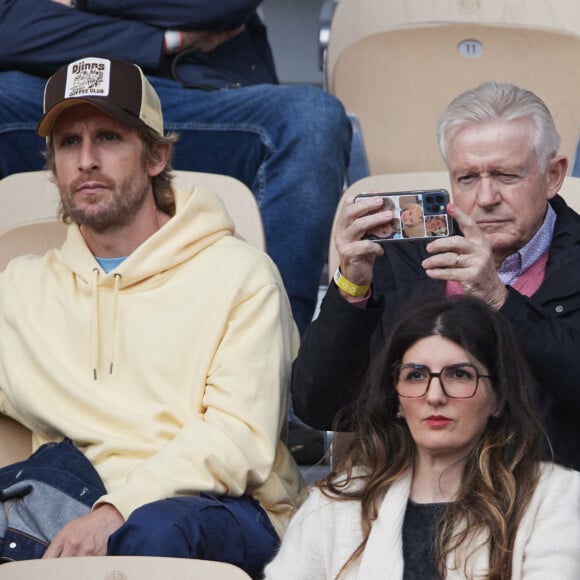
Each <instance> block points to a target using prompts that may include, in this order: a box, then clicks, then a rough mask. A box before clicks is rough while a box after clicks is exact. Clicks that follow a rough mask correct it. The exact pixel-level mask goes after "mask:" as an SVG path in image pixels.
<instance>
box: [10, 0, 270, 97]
mask: <svg viewBox="0 0 580 580" xmlns="http://www.w3.org/2000/svg"><path fill="white" fill-rule="evenodd" d="M260 2H261V0H162V1H159V0H123V2H120V1H118V0H82V1H80V2H77V5H78V6H79V7H80V9H78V8H69V7H67V6H63V5H61V4H58V3H56V2H51V1H50V0H0V70H21V71H24V72H28V73H30V74H34V75H38V76H42V77H48V76H50V75H51V74H52V73H53V72H55V71H56V70H57V69H58V68H60V67H61V66H63V65H64V64H66V63H68V62H71V61H73V60H76V59H78V58H81V57H84V56H87V55H88V54H90V55H93V56H104V57H111V58H119V59H123V60H128V61H131V62H135V63H136V64H138V65H139V66H141V68H142V69H143V70H144V71H145V72H146V73H147V74H150V75H154V76H164V77H172V78H175V79H176V80H179V81H180V82H181V83H183V84H185V85H189V86H193V87H198V88H213V89H220V88H230V87H236V86H244V85H251V84H259V83H277V82H278V79H277V77H276V72H275V68H274V62H273V59H272V53H271V50H270V46H269V44H268V40H267V35H266V30H265V27H264V26H263V24H262V23H261V21H260V19H259V18H258V16H257V15H256V12H255V11H256V8H257V6H258V5H259V4H260ZM242 23H245V24H246V29H245V30H244V31H243V32H242V33H241V34H239V35H238V36H236V37H234V38H232V39H231V40H230V41H228V42H225V43H224V44H222V45H221V46H220V47H218V48H217V49H216V50H215V51H213V52H211V53H208V54H204V53H202V52H200V51H197V50H192V51H189V52H185V53H182V54H180V55H178V56H177V57H171V58H170V57H164V56H163V54H162V47H163V39H164V33H165V30H167V29H177V30H228V29H233V28H237V27H238V26H239V25H240V24H242Z"/></svg>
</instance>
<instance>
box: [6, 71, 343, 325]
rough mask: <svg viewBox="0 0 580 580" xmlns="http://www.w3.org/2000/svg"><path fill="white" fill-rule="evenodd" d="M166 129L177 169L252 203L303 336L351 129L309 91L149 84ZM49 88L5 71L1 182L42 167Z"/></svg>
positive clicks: (334, 107) (323, 97) (322, 96)
mask: <svg viewBox="0 0 580 580" xmlns="http://www.w3.org/2000/svg"><path fill="white" fill-rule="evenodd" d="M150 80H151V82H152V84H153V86H154V87H155V89H156V90H157V92H158V94H159V97H160V99H161V103H162V105H163V111H164V118H165V129H166V130H172V131H176V132H178V133H179V135H180V140H179V142H178V143H177V146H176V148H175V157H174V167H175V169H184V170H190V171H205V172H209V173H222V174H226V175H231V176H232V177H236V178H237V179H239V180H241V181H242V182H244V183H245V184H246V185H247V186H248V187H249V188H250V189H251V190H252V191H253V192H254V195H255V197H256V200H257V203H258V206H259V208H260V211H261V215H262V220H263V222H264V230H265V234H266V244H267V249H268V253H269V254H270V256H271V257H272V259H273V260H274V262H275V263H276V265H277V266H278V268H279V270H280V273H281V275H282V279H283V280H284V284H285V286H286V290H287V292H288V295H289V297H290V303H291V305H292V311H293V314H294V318H295V319H296V322H297V324H298V327H299V329H300V331H301V332H303V331H304V329H305V328H306V326H307V324H308V323H309V322H310V319H311V318H312V314H313V312H314V308H315V306H316V298H317V292H318V285H319V281H320V273H321V270H322V266H323V264H324V263H325V259H326V256H327V251H328V243H329V237H330V229H331V226H332V220H333V217H334V212H335V209H336V206H337V203H338V200H339V198H340V195H341V193H342V188H343V184H344V177H345V173H346V168H347V164H348V155H349V149H350V140H351V128H350V123H349V121H348V118H347V117H346V115H345V112H344V109H343V107H342V105H341V104H340V103H339V101H338V100H336V99H335V98H334V97H332V96H331V95H329V94H327V93H325V92H323V91H322V90H320V89H317V88H314V87H309V86H283V85H255V86H250V87H244V88H241V89H233V90H223V91H211V92H207V91H201V90H195V89H186V88H183V87H181V86H180V85H179V84H178V83H176V82H175V81H172V80H169V79H162V78H155V77H152V78H150ZM45 82H46V81H45V79H42V78H38V77H34V76H31V75H28V74H25V73H21V72H0V177H2V176H5V175H8V174H10V173H16V172H19V171H32V170H36V169H41V168H42V167H43V166H44V159H43V157H42V155H41V153H40V152H41V151H42V149H43V147H44V141H43V139H41V138H40V137H38V136H37V135H36V132H35V130H36V125H37V123H38V120H39V119H40V117H41V114H42V111H41V106H42V95H43V90H44V84H45Z"/></svg>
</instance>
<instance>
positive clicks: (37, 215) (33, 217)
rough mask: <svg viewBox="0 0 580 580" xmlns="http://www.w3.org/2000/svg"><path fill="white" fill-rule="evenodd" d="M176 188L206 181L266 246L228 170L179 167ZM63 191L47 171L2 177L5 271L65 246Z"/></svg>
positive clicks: (247, 232) (1, 260) (0, 232)
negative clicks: (17, 261)
mask: <svg viewBox="0 0 580 580" xmlns="http://www.w3.org/2000/svg"><path fill="white" fill-rule="evenodd" d="M174 183H175V185H176V187H177V189H181V190H185V191H188V190H191V189H193V187H195V185H202V186H205V187H209V188H211V189H212V190H213V191H215V192H216V193H217V194H218V195H219V196H220V197H221V199H222V201H223V202H224V205H225V206H226V209H227V210H228V213H229V214H230V215H231V216H232V219H233V220H234V223H235V225H236V233H237V235H239V236H240V237H242V238H244V239H245V240H246V241H247V242H248V243H250V244H252V245H254V246H256V247H258V248H260V249H265V237H264V228H263V226H262V219H261V216H260V211H259V209H258V206H257V204H256V200H255V199H254V195H253V194H252V192H251V191H250V189H248V188H247V187H246V186H245V185H244V184H243V183H242V182H240V181H238V180H237V179H234V178H233V177H228V176H225V175H217V174H213V173H196V172H193V171H175V180H174ZM58 207H59V195H58V190H57V188H56V186H55V185H54V184H53V183H52V182H51V181H50V173H49V172H48V171H30V172H25V173H15V174H13V175H9V176H7V177H5V178H4V179H2V180H0V271H2V270H4V268H5V267H6V264H7V263H8V262H9V261H10V260H11V259H12V258H13V257H15V256H19V255H23V254H43V253H44V252H46V251H47V250H49V249H51V248H57V247H60V246H61V245H62V243H63V242H64V239H65V237H66V226H65V225H64V224H63V223H62V222H61V221H60V220H58V218H57V215H58Z"/></svg>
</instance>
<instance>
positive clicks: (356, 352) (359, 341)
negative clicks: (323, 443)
mask: <svg viewBox="0 0 580 580" xmlns="http://www.w3.org/2000/svg"><path fill="white" fill-rule="evenodd" d="M367 306H368V308H367V309H361V308H358V307H356V306H353V305H352V304H349V303H348V302H347V301H346V300H344V299H343V298H342V296H341V295H340V293H339V291H338V288H337V287H336V285H335V284H334V283H331V284H330V286H329V288H328V291H327V293H326V296H325V297H324V300H323V302H322V305H321V309H320V313H319V315H318V317H317V318H316V320H314V321H313V322H312V323H311V324H310V326H309V327H308V329H307V331H306V333H305V335H304V338H303V339H302V344H301V346H300V351H299V353H298V357H297V358H296V360H295V362H294V367H293V371H292V397H293V403H294V411H295V412H296V414H297V415H298V417H300V418H301V419H302V420H303V421H304V422H305V423H307V424H308V425H310V426H312V427H314V428H316V429H326V430H329V429H332V427H333V419H334V418H335V415H336V414H337V413H338V411H340V410H341V409H342V408H343V407H346V406H348V405H349V404H350V403H351V402H352V400H353V397H354V396H355V395H356V394H357V393H358V391H359V387H360V381H361V380H362V378H363V376H364V373H365V372H366V370H367V367H368V362H369V359H370V348H371V346H370V345H371V337H372V335H373V334H374V332H375V330H376V328H377V326H378V324H379V321H380V318H381V313H382V308H381V307H380V306H378V305H375V304H373V303H369V304H368V305H367Z"/></svg>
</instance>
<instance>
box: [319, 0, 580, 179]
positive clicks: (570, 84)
mask: <svg viewBox="0 0 580 580" xmlns="http://www.w3.org/2000/svg"><path fill="white" fill-rule="evenodd" d="M441 4H442V3H434V2H429V3H427V2H408V3H404V4H403V3H402V2H401V3H394V4H393V3H385V2H380V1H378V0H341V1H340V2H339V3H338V5H337V8H336V11H335V13H334V18H333V21H332V26H331V29H330V37H329V45H328V52H327V57H326V72H325V78H326V85H327V88H328V90H329V91H330V92H331V93H332V94H334V95H336V96H337V97H338V98H339V99H340V100H341V101H342V102H343V104H344V105H345V107H346V109H347V111H348V113H350V114H353V115H356V117H357V118H358V119H359V121H360V124H361V128H362V136H363V139H364V143H365V147H366V153H367V156H368V162H369V167H370V171H371V173H372V174H384V173H400V172H409V171H436V170H440V169H443V168H444V166H443V162H442V160H441V158H440V155H439V152H438V150H437V144H436V139H435V132H436V124H437V119H438V117H439V115H440V114H441V113H442V112H443V110H444V109H445V108H446V106H447V105H448V104H449V102H450V101H451V100H452V99H453V98H454V97H455V96H456V95H457V94H459V93H460V92H462V91H463V90H465V89H467V88H470V87H474V86H477V85H478V84H480V83H481V82H483V81H485V80H489V79H491V80H496V81H508V82H512V83H514V84H517V85H519V86H522V87H524V88H527V89H530V90H532V91H534V92H535V93H536V94H538V95H539V96H540V97H541V98H542V99H544V101H545V102H546V104H547V105H548V107H549V108H550V110H551V111H552V114H553V116H554V119H555V122H556V126H557V128H558V130H559V131H560V133H561V136H562V147H561V150H562V152H563V153H564V154H566V155H567V156H568V157H569V158H570V159H572V158H573V155H574V148H575V145H576V140H577V138H578V135H579V133H580V100H579V99H578V98H577V95H578V94H580V75H579V74H578V63H579V62H580V4H579V3H570V2H567V3H566V5H564V3H562V2H536V3H533V2H528V3H527V6H525V5H526V3H524V2H521V1H516V0H511V1H506V2H498V1H496V0H494V1H490V2H489V3H488V2H462V3H454V2H453V3H451V2H448V3H444V4H446V5H453V6H455V5H457V4H461V5H462V6H463V11H462V12H461V11H460V10H459V9H456V10H453V9H448V10H444V9H442V8H441V7H440V5H441ZM429 5H430V6H431V8H429V7H428V6H429ZM565 6H566V7H567V8H566V7H565ZM420 14H422V16H419V15H420ZM403 16H406V18H403Z"/></svg>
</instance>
